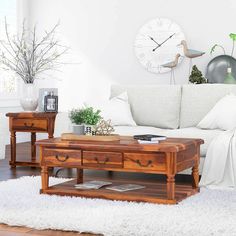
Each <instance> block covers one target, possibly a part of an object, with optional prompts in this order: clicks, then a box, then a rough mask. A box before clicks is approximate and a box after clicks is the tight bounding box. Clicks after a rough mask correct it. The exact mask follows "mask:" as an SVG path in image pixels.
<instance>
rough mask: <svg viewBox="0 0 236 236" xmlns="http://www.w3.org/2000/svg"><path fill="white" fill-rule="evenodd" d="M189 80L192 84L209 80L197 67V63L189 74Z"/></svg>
mask: <svg viewBox="0 0 236 236" xmlns="http://www.w3.org/2000/svg"><path fill="white" fill-rule="evenodd" d="M189 82H190V83H192V84H205V83H207V80H206V79H205V78H204V77H203V75H202V72H201V71H200V70H199V69H198V68H197V66H196V65H194V66H193V68H192V72H191V74H190V76H189Z"/></svg>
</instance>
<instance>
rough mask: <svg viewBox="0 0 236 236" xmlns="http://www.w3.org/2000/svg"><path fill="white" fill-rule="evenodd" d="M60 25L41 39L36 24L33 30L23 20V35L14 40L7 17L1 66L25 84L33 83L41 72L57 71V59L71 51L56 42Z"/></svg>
mask: <svg viewBox="0 0 236 236" xmlns="http://www.w3.org/2000/svg"><path fill="white" fill-rule="evenodd" d="M58 26H59V22H58V23H57V24H56V25H55V26H54V27H53V28H52V29H51V30H50V31H49V32H47V31H45V35H44V36H43V37H42V38H41V39H40V40H38V39H37V37H36V35H37V30H36V25H35V26H34V28H33V30H32V31H30V30H27V29H26V28H25V20H24V21H23V24H22V32H21V35H20V36H18V35H17V36H14V37H11V36H10V34H9V30H8V25H7V20H6V18H5V34H6V41H4V40H0V52H1V53H0V64H1V65H3V66H4V69H7V70H12V71H14V72H15V73H16V74H17V75H19V76H20V77H21V78H22V79H23V81H24V82H25V83H33V82H34V80H35V79H36V78H37V76H38V74H40V73H42V72H45V71H48V70H58V67H59V64H60V61H59V60H58V59H59V58H61V56H62V55H63V54H65V53H66V52H67V51H68V50H69V48H68V47H65V46H63V45H61V44H60V42H59V40H57V39H55V33H56V29H57V27H58Z"/></svg>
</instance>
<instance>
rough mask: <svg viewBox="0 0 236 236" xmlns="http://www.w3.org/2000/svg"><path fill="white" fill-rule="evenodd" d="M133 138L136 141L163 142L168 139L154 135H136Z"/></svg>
mask: <svg viewBox="0 0 236 236" xmlns="http://www.w3.org/2000/svg"><path fill="white" fill-rule="evenodd" d="M133 137H134V139H137V140H146V141H161V140H165V139H166V136H162V135H154V134H141V135H134V136H133Z"/></svg>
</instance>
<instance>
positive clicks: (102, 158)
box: [83, 151, 123, 168]
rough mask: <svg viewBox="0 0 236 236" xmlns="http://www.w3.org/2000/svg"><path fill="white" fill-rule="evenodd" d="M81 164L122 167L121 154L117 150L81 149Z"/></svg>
mask: <svg viewBox="0 0 236 236" xmlns="http://www.w3.org/2000/svg"><path fill="white" fill-rule="evenodd" d="M83 166H88V167H89V166H90V167H104V168H106V167H117V168H122V167H123V161H122V154H121V153H118V152H93V151H83Z"/></svg>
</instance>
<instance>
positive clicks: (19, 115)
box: [6, 111, 57, 118]
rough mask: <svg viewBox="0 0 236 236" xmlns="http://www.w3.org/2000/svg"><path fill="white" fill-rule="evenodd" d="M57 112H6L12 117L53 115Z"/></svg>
mask: <svg viewBox="0 0 236 236" xmlns="http://www.w3.org/2000/svg"><path fill="white" fill-rule="evenodd" d="M56 115H57V112H37V111H36V112H9V113H7V114H6V116H7V117H14V118H37V117H38V118H39V117H41V118H42V117H43V118H44V117H45V118H47V117H55V116H56Z"/></svg>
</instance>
